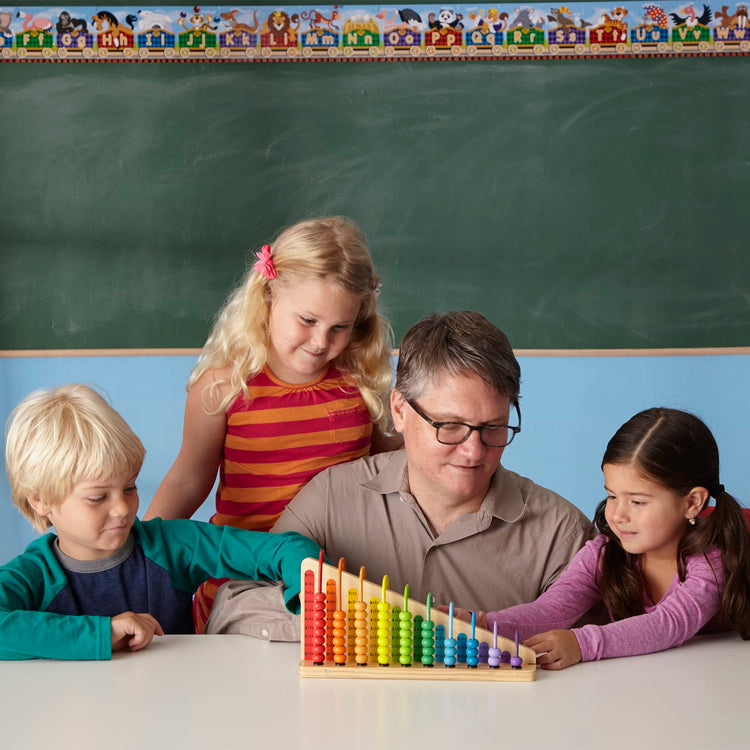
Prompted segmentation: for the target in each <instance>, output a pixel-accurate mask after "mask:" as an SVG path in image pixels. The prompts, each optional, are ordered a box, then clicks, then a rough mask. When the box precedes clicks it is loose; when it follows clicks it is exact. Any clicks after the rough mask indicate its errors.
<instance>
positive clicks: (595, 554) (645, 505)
mask: <svg viewBox="0 0 750 750" xmlns="http://www.w3.org/2000/svg"><path fill="white" fill-rule="evenodd" d="M602 471H603V472H604V487H605V490H606V492H607V497H606V498H605V499H604V500H603V501H602V502H601V503H600V504H599V506H598V508H597V510H596V515H595V522H596V525H597V528H598V530H599V532H600V533H599V535H598V536H597V537H596V538H595V539H593V540H592V541H590V542H588V543H587V544H586V546H585V547H584V548H583V549H582V550H581V551H580V552H579V553H578V554H577V555H576V557H575V558H573V560H572V561H571V563H570V565H569V566H568V568H567V569H566V570H565V572H564V573H563V574H562V575H561V576H560V578H559V579H558V580H557V581H556V582H555V583H554V584H553V585H552V586H551V587H550V588H549V589H548V590H547V591H546V592H545V593H544V594H542V595H541V596H540V597H539V598H538V599H537V600H536V601H535V602H531V603H530V604H522V605H519V606H516V607H511V608H509V609H505V610H502V611H499V612H489V613H487V614H486V615H485V614H484V613H479V614H478V619H477V624H478V625H482V626H485V627H488V628H490V629H492V627H493V624H494V623H497V626H498V632H499V633H501V634H502V635H506V636H508V637H512V636H513V634H514V631H515V630H516V629H518V631H519V634H520V637H521V638H522V639H524V642H525V643H526V645H527V646H530V647H531V648H533V649H534V650H535V651H536V653H537V655H538V657H537V663H538V664H539V665H540V666H542V667H544V668H546V669H563V668H564V667H568V666H570V665H572V664H576V663H578V662H579V661H592V660H595V659H607V658H611V657H615V656H633V655H636V654H647V653H652V652H654V651H662V650H664V649H667V648H672V647H674V646H679V645H681V644H682V643H685V641H687V640H689V639H690V638H692V637H693V636H694V635H696V634H697V633H699V632H703V631H709V630H721V629H728V628H731V629H734V630H736V631H737V632H738V633H739V634H740V636H741V637H742V638H743V639H746V640H747V639H748V638H750V533H749V532H748V529H747V526H746V523H745V518H744V516H743V511H742V508H741V507H740V505H739V504H738V503H737V501H736V500H735V499H734V498H733V497H732V496H731V495H730V494H729V493H728V492H727V491H726V490H725V489H724V486H723V485H722V484H721V483H720V481H719V451H718V448H717V446H716V441H715V440H714V438H713V435H712V434H711V431H710V430H709V429H708V427H706V425H705V424H704V423H703V422H702V421H701V420H700V419H698V418H697V417H695V416H694V415H692V414H688V413H687V412H683V411H679V410H676V409H666V408H654V409H647V410H646V411H642V412H640V413H639V414H636V415H635V416H634V417H633V418H632V419H630V420H629V421H628V422H626V423H625V424H624V425H623V426H622V427H620V429H619V430H618V431H617V432H616V433H615V435H614V436H613V437H612V439H611V440H610V441H609V444H608V445H607V450H606V452H605V454H604V458H603V460H602ZM711 497H713V498H714V499H715V502H714V505H713V506H712V507H711V508H710V510H711V511H712V512H710V513H702V511H704V510H705V509H706V508H707V506H708V505H709V499H710V498H711ZM599 602H602V603H603V604H604V605H605V607H606V610H607V612H608V615H609V618H608V619H609V622H608V623H607V624H605V625H584V626H583V627H580V628H573V629H572V630H571V629H570V628H571V626H572V625H573V624H574V623H575V622H577V621H578V620H579V619H580V618H581V617H582V616H583V615H584V614H585V613H586V612H588V611H589V609H590V608H591V607H592V606H594V605H595V604H597V603H599ZM466 614H467V613H465V612H463V611H461V612H460V615H461V616H466Z"/></svg>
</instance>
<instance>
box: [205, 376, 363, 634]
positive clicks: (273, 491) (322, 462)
mask: <svg viewBox="0 0 750 750" xmlns="http://www.w3.org/2000/svg"><path fill="white" fill-rule="evenodd" d="M248 387H249V389H250V395H251V400H250V401H249V402H248V401H247V400H246V399H245V397H244V395H243V394H241V393H240V394H239V395H238V396H237V398H236V399H235V401H234V403H233V404H232V405H231V406H230V407H229V410H228V411H227V431H226V436H225V438H224V454H223V456H222V461H221V467H220V474H219V487H218V490H217V492H216V513H215V514H214V515H213V517H212V518H211V523H215V524H218V525H220V526H236V527H239V528H243V529H252V530H255V531H268V530H269V529H270V528H271V527H272V526H273V525H274V523H276V520H277V519H278V517H279V515H281V511H282V510H284V508H285V507H286V505H287V504H288V503H289V501H290V500H291V499H292V498H293V497H294V496H295V495H296V494H297V492H298V491H299V490H300V488H301V487H302V486H303V485H304V484H305V483H307V482H308V481H309V480H310V479H312V477H314V476H315V475H316V474H317V473H318V472H319V471H322V470H323V469H326V468H328V467H329V466H334V465H335V464H339V463H344V462H345V461H351V460H353V459H355V458H360V457H361V456H365V455H367V454H368V453H369V451H370V441H371V438H372V428H373V425H372V419H371V417H370V413H369V411H368V410H367V405H366V404H365V401H364V399H363V398H362V395H361V394H360V392H359V390H358V389H357V387H356V386H355V385H353V384H352V383H350V382H348V381H347V380H346V379H345V378H344V376H343V374H342V373H341V372H340V371H339V370H338V369H336V368H335V367H333V366H332V365H329V366H328V368H327V370H326V371H325V372H324V373H323V374H322V375H321V376H319V377H318V378H316V379H315V380H313V381H311V382H309V383H302V384H299V385H292V384H289V383H284V382H283V381H281V380H279V379H278V378H276V377H275V376H274V375H273V373H272V372H271V371H270V370H269V369H268V368H267V367H266V368H264V369H263V370H262V371H261V372H260V373H258V374H257V375H256V376H255V377H253V378H252V379H251V380H250V381H249V382H248ZM221 583H223V581H217V580H211V581H208V582H207V583H206V584H204V585H203V586H202V587H201V588H200V589H199V590H198V592H197V594H196V596H195V600H194V615H195V622H196V630H197V632H199V633H200V632H203V630H204V629H205V624H206V621H207V620H208V615H209V613H210V611H211V605H212V604H213V599H214V595H215V593H216V589H217V588H218V586H219V585H221Z"/></svg>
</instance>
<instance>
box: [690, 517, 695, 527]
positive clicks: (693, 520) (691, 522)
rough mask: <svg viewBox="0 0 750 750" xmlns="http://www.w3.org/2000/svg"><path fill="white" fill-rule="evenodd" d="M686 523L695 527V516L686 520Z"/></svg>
mask: <svg viewBox="0 0 750 750" xmlns="http://www.w3.org/2000/svg"><path fill="white" fill-rule="evenodd" d="M688 523H689V524H690V525H691V526H695V516H693V517H692V518H688Z"/></svg>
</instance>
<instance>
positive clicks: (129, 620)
mask: <svg viewBox="0 0 750 750" xmlns="http://www.w3.org/2000/svg"><path fill="white" fill-rule="evenodd" d="M110 627H111V629H112V651H125V650H126V649H130V650H131V651H140V650H141V649H142V648H146V646H148V644H149V643H151V641H152V640H153V637H154V635H164V631H163V630H162V628H161V625H159V622H158V621H157V619H156V618H155V617H152V616H151V615H149V614H147V613H146V612H139V613H136V612H123V613H122V614H120V615H116V616H115V617H113V618H112V619H111V620H110Z"/></svg>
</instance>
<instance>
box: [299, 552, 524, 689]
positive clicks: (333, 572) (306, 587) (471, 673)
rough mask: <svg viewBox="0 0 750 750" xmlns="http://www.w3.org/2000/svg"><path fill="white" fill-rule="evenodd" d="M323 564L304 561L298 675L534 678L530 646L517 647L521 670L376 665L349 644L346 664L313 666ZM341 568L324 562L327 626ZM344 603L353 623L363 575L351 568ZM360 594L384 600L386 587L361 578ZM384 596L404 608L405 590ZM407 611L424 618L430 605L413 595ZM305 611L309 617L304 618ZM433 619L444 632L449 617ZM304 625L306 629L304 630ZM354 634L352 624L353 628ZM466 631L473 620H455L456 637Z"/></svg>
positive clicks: (503, 644) (484, 635) (505, 643)
mask: <svg viewBox="0 0 750 750" xmlns="http://www.w3.org/2000/svg"><path fill="white" fill-rule="evenodd" d="M319 567H320V563H319V561H318V560H313V559H312V558H308V559H307V560H305V561H304V562H303V563H302V573H301V575H302V587H301V592H300V599H301V601H302V618H301V620H302V633H301V641H302V644H301V654H300V656H301V660H300V664H299V670H298V673H299V676H300V677H318V678H327V679H335V678H346V679H380V680H479V681H482V680H485V681H491V682H531V681H532V680H534V679H535V677H536V655H535V653H534V651H533V650H532V649H530V648H528V647H527V646H523V645H519V647H518V655H519V656H520V657H521V658H522V659H523V664H522V666H521V667H520V668H518V669H513V668H512V667H511V666H510V664H501V665H500V666H499V667H497V668H491V667H490V666H489V665H488V664H487V663H480V664H478V665H477V666H476V667H469V666H467V664H466V663H463V662H459V663H457V664H456V665H455V666H453V667H447V666H445V664H443V663H436V664H434V665H433V666H432V667H425V666H424V665H423V664H421V663H413V664H411V665H410V666H402V665H401V664H399V663H398V662H397V661H396V662H393V661H392V662H391V663H390V664H388V665H387V666H382V665H380V664H378V662H377V660H376V658H374V657H373V656H372V655H371V656H370V661H369V662H368V663H367V665H365V666H361V665H359V664H356V663H355V661H354V655H353V649H352V648H351V647H350V648H349V653H348V656H347V661H346V663H344V664H335V663H334V662H333V660H329V657H326V658H327V660H326V661H324V662H323V663H322V664H314V663H313V662H312V661H311V660H310V659H307V658H305V657H306V650H305V647H306V645H309V644H306V642H305V637H306V635H307V636H308V637H310V636H309V622H310V620H309V615H310V613H311V612H312V603H311V592H315V591H318V590H321V584H320V581H319V580H318V570H319ZM338 579H339V572H338V569H337V568H335V567H333V566H332V565H327V564H324V565H323V583H322V591H324V592H325V593H326V599H327V606H326V611H327V613H328V617H327V623H326V626H327V628H328V627H329V625H330V622H328V619H329V617H330V612H332V611H333V609H335V605H336V595H337V589H338ZM341 587H342V589H343V591H342V592H341V607H342V608H343V609H345V610H346V611H347V613H348V620H349V622H351V617H352V606H353V605H352V604H351V601H352V599H351V597H350V594H351V592H352V591H353V592H354V594H352V596H353V597H354V598H353V601H357V600H358V599H359V591H360V580H359V575H354V574H353V573H349V572H346V571H344V572H342V573H341ZM362 593H363V596H364V601H365V602H367V603H368V605H369V603H370V602H371V600H373V599H378V600H380V599H382V596H383V588H382V585H380V586H379V585H377V584H376V583H373V582H372V581H367V580H365V581H363V583H362ZM386 599H387V601H388V602H389V603H390V604H391V606H398V607H401V608H403V601H404V596H403V592H400V593H399V592H395V591H391V590H387V591H386ZM408 606H409V611H410V612H411V613H412V615H419V616H421V617H422V618H424V617H425V616H426V613H427V608H426V606H425V605H424V603H422V602H418V601H417V600H415V599H409V604H408ZM306 615H307V617H306ZM430 619H431V620H432V621H433V622H434V623H435V624H436V625H443V626H444V627H445V629H446V632H447V631H448V628H449V617H448V615H447V614H446V613H444V612H441V611H440V610H438V609H436V608H434V607H433V608H432V609H431V610H430ZM306 625H307V629H308V633H306ZM349 631H350V632H351V626H350V627H349ZM460 633H464V634H465V635H466V636H467V638H470V637H471V623H468V622H465V621H463V620H458V619H456V618H454V619H453V637H454V638H456V637H457V636H458V634H460ZM474 637H475V638H476V639H477V640H479V641H480V642H485V643H488V644H489V645H490V646H491V645H492V643H493V634H492V633H491V632H489V631H488V630H484V629H482V628H475V631H474ZM497 647H498V648H500V649H502V650H504V651H509V652H510V653H511V654H514V653H515V644H514V642H513V641H512V640H509V639H508V638H501V637H500V636H498V637H497Z"/></svg>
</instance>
